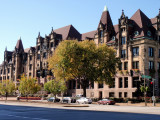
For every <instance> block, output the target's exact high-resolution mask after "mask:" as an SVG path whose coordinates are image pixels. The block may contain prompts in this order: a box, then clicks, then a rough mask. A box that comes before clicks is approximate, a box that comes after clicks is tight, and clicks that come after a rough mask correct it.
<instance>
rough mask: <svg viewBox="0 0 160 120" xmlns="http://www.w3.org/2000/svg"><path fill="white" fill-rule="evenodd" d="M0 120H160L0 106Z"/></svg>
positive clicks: (145, 116)
mask: <svg viewBox="0 0 160 120" xmlns="http://www.w3.org/2000/svg"><path fill="white" fill-rule="evenodd" d="M0 120H160V115H153V114H152V115H150V114H137V113H122V112H101V111H84V110H70V109H58V108H42V107H30V106H13V105H0Z"/></svg>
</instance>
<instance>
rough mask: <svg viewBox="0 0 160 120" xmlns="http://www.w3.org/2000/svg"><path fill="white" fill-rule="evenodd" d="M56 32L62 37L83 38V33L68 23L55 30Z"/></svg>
mask: <svg viewBox="0 0 160 120" xmlns="http://www.w3.org/2000/svg"><path fill="white" fill-rule="evenodd" d="M54 32H56V33H58V34H61V35H62V39H63V40H66V39H78V40H80V39H81V34H80V33H79V32H78V31H77V30H76V29H75V28H74V27H73V26H72V25H68V26H65V27H62V28H59V29H56V30H54Z"/></svg>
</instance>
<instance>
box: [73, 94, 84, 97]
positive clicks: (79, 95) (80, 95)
mask: <svg viewBox="0 0 160 120" xmlns="http://www.w3.org/2000/svg"><path fill="white" fill-rule="evenodd" d="M75 97H77V98H80V97H83V95H82V94H77V95H76V96H75Z"/></svg>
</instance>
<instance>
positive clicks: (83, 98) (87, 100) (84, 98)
mask: <svg viewBox="0 0 160 120" xmlns="http://www.w3.org/2000/svg"><path fill="white" fill-rule="evenodd" d="M77 103H79V104H80V103H81V104H91V103H92V100H91V99H89V98H86V97H81V98H79V99H78V100H77Z"/></svg>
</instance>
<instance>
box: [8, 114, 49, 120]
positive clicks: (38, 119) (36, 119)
mask: <svg viewBox="0 0 160 120" xmlns="http://www.w3.org/2000/svg"><path fill="white" fill-rule="evenodd" d="M8 116H10V117H20V118H24V119H35V120H49V119H43V118H31V117H25V116H17V115H8Z"/></svg>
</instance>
